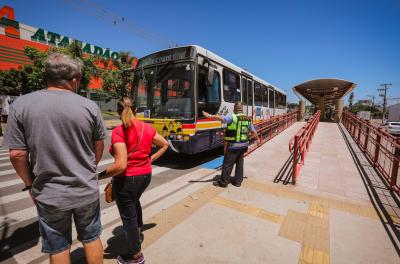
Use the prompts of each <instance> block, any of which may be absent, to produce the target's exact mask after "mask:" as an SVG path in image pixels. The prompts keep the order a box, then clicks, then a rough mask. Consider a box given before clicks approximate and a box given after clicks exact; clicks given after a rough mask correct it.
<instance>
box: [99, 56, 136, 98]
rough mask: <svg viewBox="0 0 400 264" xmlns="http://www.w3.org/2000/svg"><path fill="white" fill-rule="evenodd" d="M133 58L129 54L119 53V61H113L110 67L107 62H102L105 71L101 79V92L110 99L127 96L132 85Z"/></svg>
mask: <svg viewBox="0 0 400 264" xmlns="http://www.w3.org/2000/svg"><path fill="white" fill-rule="evenodd" d="M133 59H134V58H133V57H131V56H130V53H129V52H120V59H119V60H113V61H112V64H111V65H110V64H109V62H108V61H103V63H104V66H105V69H106V70H104V71H103V72H102V74H101V77H102V79H103V90H104V92H106V93H107V94H108V95H109V96H110V97H112V98H122V97H124V96H129V95H130V91H131V87H132V83H133V78H134V76H133V72H132V61H133Z"/></svg>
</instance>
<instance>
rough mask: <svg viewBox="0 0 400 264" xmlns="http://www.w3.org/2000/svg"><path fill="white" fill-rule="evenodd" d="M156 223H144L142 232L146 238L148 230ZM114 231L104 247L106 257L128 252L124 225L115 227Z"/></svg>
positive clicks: (113, 257) (109, 257) (111, 257)
mask: <svg viewBox="0 0 400 264" xmlns="http://www.w3.org/2000/svg"><path fill="white" fill-rule="evenodd" d="M156 225H157V224H156V223H149V224H144V225H143V227H142V232H143V234H144V239H146V230H149V229H152V228H154V227H155V226H156ZM112 233H113V236H112V237H111V238H109V239H108V240H107V245H106V248H105V249H104V259H115V258H117V256H118V255H120V254H126V253H127V252H128V248H127V246H126V242H125V236H124V231H123V229H122V226H117V227H116V228H114V230H113V231H112Z"/></svg>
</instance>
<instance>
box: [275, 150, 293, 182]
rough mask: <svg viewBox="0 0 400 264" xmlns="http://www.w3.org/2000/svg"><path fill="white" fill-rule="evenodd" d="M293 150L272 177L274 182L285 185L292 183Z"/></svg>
mask: <svg viewBox="0 0 400 264" xmlns="http://www.w3.org/2000/svg"><path fill="white" fill-rule="evenodd" d="M292 163H293V152H292V153H291V154H290V156H289V158H288V159H287V160H286V161H285V163H284V164H283V166H282V168H281V169H280V170H279V172H278V174H277V175H276V177H275V179H274V183H279V182H282V183H283V185H287V184H289V183H292V175H293V166H291V165H292Z"/></svg>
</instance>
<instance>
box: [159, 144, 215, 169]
mask: <svg viewBox="0 0 400 264" xmlns="http://www.w3.org/2000/svg"><path fill="white" fill-rule="evenodd" d="M222 154H223V150H222V148H217V149H212V150H208V151H204V152H201V153H198V154H195V155H188V154H180V153H175V152H172V151H168V152H167V153H166V154H164V155H163V156H161V157H160V158H159V159H158V160H157V161H156V162H155V163H154V165H157V166H160V167H167V168H172V169H176V170H187V169H191V168H194V167H197V166H199V165H201V164H203V163H206V162H208V161H211V160H214V159H216V158H218V157H220V156H221V155H222Z"/></svg>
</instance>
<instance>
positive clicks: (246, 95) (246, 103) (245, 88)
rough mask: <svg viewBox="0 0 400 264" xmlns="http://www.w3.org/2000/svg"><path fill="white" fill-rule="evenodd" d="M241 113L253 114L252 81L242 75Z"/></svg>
mask: <svg viewBox="0 0 400 264" xmlns="http://www.w3.org/2000/svg"><path fill="white" fill-rule="evenodd" d="M242 102H243V114H245V115H247V116H251V117H252V116H253V81H252V80H251V79H249V78H246V77H244V76H242Z"/></svg>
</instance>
